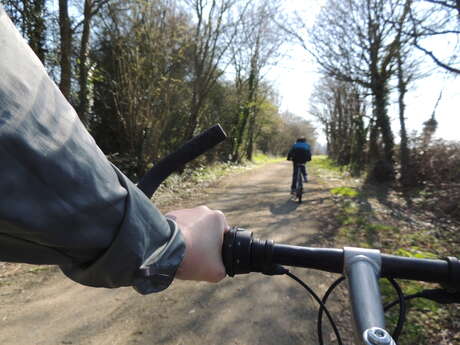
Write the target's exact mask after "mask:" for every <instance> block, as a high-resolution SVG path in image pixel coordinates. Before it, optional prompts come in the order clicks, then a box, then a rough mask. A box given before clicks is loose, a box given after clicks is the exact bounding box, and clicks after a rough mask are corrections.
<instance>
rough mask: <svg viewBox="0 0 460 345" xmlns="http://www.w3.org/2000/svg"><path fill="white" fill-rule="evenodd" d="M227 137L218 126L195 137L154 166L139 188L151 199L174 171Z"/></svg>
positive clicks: (141, 181)
mask: <svg viewBox="0 0 460 345" xmlns="http://www.w3.org/2000/svg"><path fill="white" fill-rule="evenodd" d="M226 137H227V135H226V134H225V132H224V130H223V129H222V127H221V126H220V125H219V124H217V125H214V126H213V127H211V128H208V129H207V130H205V131H204V132H202V133H200V134H199V135H197V136H195V137H193V138H192V139H190V140H189V141H187V142H186V143H185V144H183V145H182V146H181V147H180V148H179V149H177V150H176V151H174V152H173V153H171V154H169V155H168V156H166V157H165V158H163V159H162V160H161V161H160V162H158V164H156V165H155V166H153V168H151V169H150V170H149V171H148V172H147V173H146V174H145V175H144V176H143V177H142V179H141V180H140V181H139V184H138V185H137V187H138V188H139V189H140V190H142V191H143V192H144V194H145V195H146V196H147V197H148V198H151V197H152V195H153V193H155V191H156V189H157V188H158V186H159V185H160V184H161V183H162V182H163V181H164V180H165V179H166V178H167V177H168V176H169V175H170V174H172V173H173V172H174V171H176V170H178V169H180V168H181V167H183V166H184V165H185V164H186V163H188V162H190V161H192V160H194V159H195V158H196V157H198V156H199V155H201V154H203V153H204V152H206V151H208V150H210V149H211V148H213V147H214V146H216V145H217V144H219V143H220V142H222V141H223V140H225V138H226Z"/></svg>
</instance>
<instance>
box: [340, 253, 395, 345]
mask: <svg viewBox="0 0 460 345" xmlns="http://www.w3.org/2000/svg"><path fill="white" fill-rule="evenodd" d="M344 256H345V257H344V259H345V260H344V267H343V272H344V274H345V276H346V277H347V283H348V287H349V289H348V290H349V294H350V301H351V305H352V314H353V322H354V327H355V329H356V332H355V335H356V338H357V339H356V340H357V343H359V344H363V345H396V342H395V341H394V340H393V338H392V336H391V335H390V334H389V333H388V332H387V331H386V330H385V318H384V312H383V306H382V300H381V296H380V288H379V284H378V279H379V277H380V268H381V263H382V259H381V256H380V251H379V250H375V249H363V248H353V247H345V248H344Z"/></svg>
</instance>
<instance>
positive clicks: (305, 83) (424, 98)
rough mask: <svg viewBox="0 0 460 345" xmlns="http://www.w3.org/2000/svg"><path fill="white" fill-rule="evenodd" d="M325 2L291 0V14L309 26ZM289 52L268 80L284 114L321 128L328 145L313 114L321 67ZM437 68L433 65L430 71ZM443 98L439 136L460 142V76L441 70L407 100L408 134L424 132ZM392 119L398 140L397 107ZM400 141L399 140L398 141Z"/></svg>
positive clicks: (298, 50) (297, 50) (295, 48)
mask: <svg viewBox="0 0 460 345" xmlns="http://www.w3.org/2000/svg"><path fill="white" fill-rule="evenodd" d="M321 2H322V1H312V0H310V1H302V0H290V1H289V2H287V3H288V4H289V5H288V8H287V10H288V11H294V10H299V11H302V13H303V15H302V16H303V18H305V20H306V21H307V22H309V23H313V22H314V17H315V15H316V13H317V12H318V10H319V8H320V4H321ZM285 51H286V53H287V56H286V57H285V58H284V59H283V60H281V61H280V62H279V63H278V65H277V66H275V67H272V68H271V69H270V71H269V72H268V73H267V79H268V80H270V81H271V82H272V85H273V86H274V87H275V89H277V90H278V92H279V98H280V107H281V111H289V112H291V113H294V114H296V115H297V116H300V117H303V118H306V119H307V120H310V121H312V122H313V123H314V124H315V125H316V126H317V128H318V130H317V132H318V139H319V141H320V142H321V143H323V144H324V143H325V137H324V134H323V133H322V130H321V128H320V125H319V124H318V123H317V122H316V120H315V119H314V118H313V117H312V116H311V115H310V114H309V112H308V109H309V107H310V105H309V98H310V94H311V92H312V90H313V87H314V85H315V82H316V81H317V80H318V78H319V74H318V73H316V70H317V66H316V65H315V63H314V62H313V61H312V59H311V58H310V57H309V56H308V54H307V53H306V51H305V50H304V49H303V48H302V47H301V46H300V45H295V44H289V45H287V46H286V48H285ZM431 67H433V65H432V64H429V65H427V68H431ZM441 91H442V98H441V100H440V102H439V105H438V107H437V109H436V119H437V121H438V129H437V131H436V133H435V136H436V137H438V138H442V139H445V140H456V141H460V116H459V115H460V109H459V108H460V102H459V100H460V76H458V77H456V78H455V77H453V76H449V75H447V74H446V73H443V72H442V71H441V70H437V71H436V72H435V73H433V74H432V75H431V76H430V77H427V78H425V79H422V80H419V81H416V82H415V83H413V84H412V87H410V89H409V92H408V94H407V96H406V106H407V108H406V118H407V123H406V127H407V129H408V132H409V133H411V132H413V131H417V132H418V133H420V132H421V130H422V128H423V122H424V121H426V120H428V119H429V118H430V117H431V114H432V112H433V109H434V106H435V104H436V101H437V99H438V97H439V93H440V92H441ZM389 115H390V118H391V120H392V127H393V132H394V134H395V137H396V138H398V133H399V119H398V108H397V106H396V104H390V107H389ZM396 140H398V139H396Z"/></svg>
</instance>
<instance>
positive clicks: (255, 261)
mask: <svg viewBox="0 0 460 345" xmlns="http://www.w3.org/2000/svg"><path fill="white" fill-rule="evenodd" d="M344 252H345V250H344V249H333V248H310V247H300V246H292V245H285V244H276V243H274V242H273V241H271V240H265V241H263V240H260V239H257V238H254V237H253V234H252V233H251V232H250V231H247V230H244V229H237V228H233V229H231V230H230V231H228V232H226V233H225V235H224V243H223V247H222V257H223V260H224V265H225V268H226V271H227V274H228V275H229V276H231V277H233V276H234V275H235V274H243V273H249V272H261V273H265V274H276V272H277V271H279V265H284V266H292V267H304V268H312V269H317V270H321V271H326V272H331V273H343V272H344ZM380 256H381V272H380V276H381V277H389V278H399V279H408V280H417V281H424V282H432V283H439V284H442V285H446V286H449V287H451V288H453V289H457V290H460V261H459V260H458V259H456V258H454V257H448V258H446V259H445V260H439V259H438V260H436V259H419V258H409V257H402V256H396V255H388V254H380Z"/></svg>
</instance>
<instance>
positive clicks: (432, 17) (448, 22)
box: [406, 0, 460, 74]
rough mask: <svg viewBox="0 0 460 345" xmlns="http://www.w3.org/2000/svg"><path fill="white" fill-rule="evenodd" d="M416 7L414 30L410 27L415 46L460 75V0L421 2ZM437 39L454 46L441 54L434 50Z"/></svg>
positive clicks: (449, 70) (420, 0) (442, 66)
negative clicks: (432, 43)
mask: <svg viewBox="0 0 460 345" xmlns="http://www.w3.org/2000/svg"><path fill="white" fill-rule="evenodd" d="M415 4H416V6H412V9H411V13H410V18H411V23H412V27H411V28H410V29H407V28H406V34H407V35H409V36H411V37H412V43H413V45H414V46H415V47H416V48H417V49H418V50H420V51H421V52H423V53H424V54H425V55H427V56H428V57H429V58H430V59H431V60H432V61H433V62H434V63H435V64H436V65H437V66H439V67H441V68H442V69H444V70H446V71H448V72H451V73H454V74H460V59H459V53H460V41H459V40H460V21H459V18H460V1H459V0H419V1H416V2H415ZM433 38H436V39H437V40H438V41H442V42H444V43H447V42H450V44H449V45H447V44H445V45H444V47H443V48H442V50H443V51H441V49H439V48H438V49H436V48H433V47H432V45H431V47H430V45H429V43H430V42H433ZM446 51H447V52H446Z"/></svg>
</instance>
